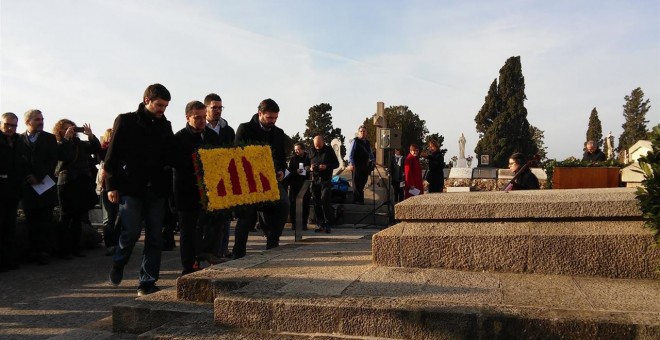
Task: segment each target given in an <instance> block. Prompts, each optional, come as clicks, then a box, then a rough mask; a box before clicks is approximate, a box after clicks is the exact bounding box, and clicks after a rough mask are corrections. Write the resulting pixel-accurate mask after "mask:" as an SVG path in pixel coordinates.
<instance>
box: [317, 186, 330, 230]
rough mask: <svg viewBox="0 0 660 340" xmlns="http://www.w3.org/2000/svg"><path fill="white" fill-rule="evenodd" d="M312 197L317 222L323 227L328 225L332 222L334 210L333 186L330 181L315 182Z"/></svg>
mask: <svg viewBox="0 0 660 340" xmlns="http://www.w3.org/2000/svg"><path fill="white" fill-rule="evenodd" d="M312 199H313V200H314V215H315V216H316V224H317V225H319V226H321V227H327V226H328V225H330V224H332V222H333V219H334V210H333V209H332V186H331V183H330V181H315V182H313V183H312Z"/></svg>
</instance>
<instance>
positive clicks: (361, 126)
mask: <svg viewBox="0 0 660 340" xmlns="http://www.w3.org/2000/svg"><path fill="white" fill-rule="evenodd" d="M360 129H365V130H366V129H367V127H366V126H364V125H360V126H358V131H360Z"/></svg>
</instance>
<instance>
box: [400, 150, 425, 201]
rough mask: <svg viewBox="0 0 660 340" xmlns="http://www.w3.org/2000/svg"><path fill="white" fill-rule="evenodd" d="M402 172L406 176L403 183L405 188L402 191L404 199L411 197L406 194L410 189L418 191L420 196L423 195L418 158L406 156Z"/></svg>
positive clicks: (422, 182) (420, 167)
mask: <svg viewBox="0 0 660 340" xmlns="http://www.w3.org/2000/svg"><path fill="white" fill-rule="evenodd" d="M404 171H405V174H406V177H405V181H406V186H405V190H404V194H405V198H408V197H411V196H412V195H411V194H410V193H409V192H408V190H410V188H411V187H415V188H417V189H419V190H420V193H419V194H420V195H421V194H423V193H424V180H423V179H422V166H421V164H419V158H417V157H415V156H413V155H412V154H408V156H407V157H406V160H405V162H404Z"/></svg>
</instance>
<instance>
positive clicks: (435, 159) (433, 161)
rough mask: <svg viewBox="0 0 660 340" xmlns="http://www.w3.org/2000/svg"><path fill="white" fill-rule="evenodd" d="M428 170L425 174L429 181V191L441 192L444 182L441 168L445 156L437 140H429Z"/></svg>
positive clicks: (443, 165)
mask: <svg viewBox="0 0 660 340" xmlns="http://www.w3.org/2000/svg"><path fill="white" fill-rule="evenodd" d="M429 152H430V153H429V154H428V155H427V157H426V158H427V159H428V161H429V172H428V173H427V175H426V181H427V182H429V193H431V192H442V188H443V187H444V184H445V178H444V173H443V169H444V167H445V157H444V154H443V153H442V152H441V151H440V145H439V144H438V142H437V141H434V140H432V141H430V142H429Z"/></svg>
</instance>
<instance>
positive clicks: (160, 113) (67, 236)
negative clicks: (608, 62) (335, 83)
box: [0, 84, 538, 296]
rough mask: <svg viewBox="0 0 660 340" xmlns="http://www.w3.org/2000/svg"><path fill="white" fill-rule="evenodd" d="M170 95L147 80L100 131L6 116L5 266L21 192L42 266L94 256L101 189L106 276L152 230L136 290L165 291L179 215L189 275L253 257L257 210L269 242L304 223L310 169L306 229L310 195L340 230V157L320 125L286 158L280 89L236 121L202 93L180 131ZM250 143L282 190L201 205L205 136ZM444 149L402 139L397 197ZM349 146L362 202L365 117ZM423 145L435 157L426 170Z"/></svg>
mask: <svg viewBox="0 0 660 340" xmlns="http://www.w3.org/2000/svg"><path fill="white" fill-rule="evenodd" d="M170 100H171V95H170V92H169V91H168V90H167V88H165V86H163V85H161V84H153V85H150V86H148V87H147V88H146V90H145V91H144V94H143V96H142V101H141V102H140V103H139V105H138V107H137V109H136V110H135V111H132V112H128V113H123V114H119V115H118V116H117V117H116V119H115V121H114V124H113V127H112V128H111V129H106V130H105V131H104V134H103V135H102V136H101V139H100V140H99V139H98V138H97V137H96V135H94V133H93V132H92V128H91V126H90V125H89V124H82V126H80V127H79V126H78V125H77V124H76V123H74V122H73V121H71V120H69V119H61V120H59V121H57V122H56V123H55V125H54V127H53V130H52V133H48V132H46V131H44V129H43V127H44V117H43V114H42V112H41V111H39V110H29V111H27V112H26V113H25V115H24V123H25V132H24V133H22V134H18V133H17V132H16V130H17V127H18V123H19V118H18V117H17V116H16V115H15V114H13V113H11V112H7V113H4V114H3V115H2V121H1V122H0V123H1V124H0V131H1V132H2V135H1V136H0V158H1V159H3V162H2V163H0V191H1V192H2V193H3V194H2V195H0V222H1V224H2V230H1V231H0V235H1V236H2V239H0V246H1V248H0V271H7V270H12V269H17V268H18V267H19V262H20V260H22V259H18V258H17V256H16V254H17V252H16V250H15V249H13V247H14V244H15V242H14V238H15V233H16V219H17V211H18V207H19V202H20V204H21V207H22V209H23V212H24V213H25V223H26V227H27V228H26V229H27V231H28V235H29V242H30V245H29V254H30V258H31V259H32V260H34V261H35V262H36V263H38V264H42V265H45V264H48V263H49V260H50V258H51V257H52V256H59V257H61V258H64V259H71V258H73V257H82V256H85V254H84V253H83V251H82V249H81V247H80V238H81V230H82V225H83V223H88V211H89V210H90V209H92V208H93V207H94V205H95V204H96V203H97V202H99V197H100V206H101V208H102V223H103V242H104V246H105V248H106V255H108V256H112V265H111V270H110V274H109V279H110V281H111V283H112V284H113V285H119V284H120V283H121V282H122V280H123V275H124V267H125V266H126V264H127V263H128V261H129V259H130V257H131V255H132V252H133V249H134V247H135V245H136V243H137V242H138V240H139V238H140V236H141V234H142V232H143V231H144V237H145V238H144V250H143V253H142V261H141V266H140V270H139V285H138V295H139V296H141V295H146V294H151V293H153V292H156V291H158V290H159V288H158V287H157V285H156V282H157V281H158V278H159V274H160V262H161V261H160V259H161V252H162V251H163V249H172V248H173V247H174V237H173V234H174V225H178V228H179V230H180V255H181V264H182V275H183V274H188V273H191V272H194V271H196V270H199V268H200V263H201V262H202V261H208V262H209V263H217V262H220V261H221V258H223V257H224V258H227V257H230V258H234V259H237V258H241V257H244V256H245V255H246V244H247V241H248V235H249V232H250V230H252V229H253V228H254V226H255V224H256V223H257V221H258V220H259V222H260V224H261V229H262V230H263V232H264V235H265V237H266V248H267V249H271V248H275V247H278V246H279V242H280V236H281V234H282V231H283V228H284V226H285V224H286V222H287V219H288V218H289V217H290V219H291V222H292V223H293V224H294V225H295V220H296V207H295V200H296V197H297V196H298V193H299V191H300V190H301V188H302V187H303V183H304V182H305V180H311V188H310V190H309V191H307V192H305V194H304V196H303V212H302V214H301V216H302V218H303V221H302V225H303V230H307V223H308V222H307V221H308V219H309V208H310V206H313V208H314V215H315V219H316V224H317V226H318V227H317V228H316V229H315V231H316V232H323V233H331V231H332V226H333V224H334V222H335V221H334V209H333V207H332V177H333V176H332V175H333V170H334V169H336V168H338V167H339V160H338V158H337V155H336V154H335V151H334V150H333V149H332V147H330V146H329V145H327V143H326V142H327V141H325V140H324V138H323V136H315V137H314V139H313V145H312V146H311V147H310V148H309V150H306V148H305V146H304V145H302V144H295V145H294V153H293V155H292V156H291V157H290V158H289V160H288V162H287V155H286V154H285V141H286V135H285V134H284V131H283V130H282V129H280V128H279V127H277V126H276V122H277V120H278V117H279V111H280V108H279V106H278V104H277V103H276V102H275V101H274V100H272V99H265V100H263V101H261V102H260V103H259V105H258V107H257V113H256V114H254V115H253V116H252V117H251V119H250V120H249V121H247V122H244V123H242V124H240V125H239V126H238V128H237V129H236V130H234V129H233V128H232V127H231V126H230V125H229V124H228V122H227V120H225V119H224V118H223V117H222V112H223V109H224V107H223V105H222V104H223V103H222V99H221V97H220V96H219V95H217V94H215V93H211V94H209V95H207V96H206V97H205V98H204V101H203V102H201V101H197V100H194V101H191V102H189V103H188V104H187V105H186V107H185V122H186V125H185V127H184V128H182V129H181V130H179V131H177V132H176V133H174V132H173V130H172V125H171V123H170V121H169V120H168V119H167V118H166V117H165V111H166V109H167V107H168V104H169V102H170ZM81 135H82V136H84V137H83V138H84V139H85V140H83V139H82V138H81ZM250 144H258V145H264V144H267V145H269V146H270V148H271V152H272V155H273V162H274V164H273V165H274V169H275V171H276V178H277V180H278V190H279V193H280V197H279V199H278V200H277V201H276V202H274V203H272V204H266V205H259V206H256V205H255V206H248V207H246V208H245V209H241V210H240V211H237V212H236V213H235V214H236V215H235V216H232V215H231V214H228V213H226V212H214V211H207V210H206V209H205V208H204V207H203V206H202V205H201V202H202V199H201V197H200V190H199V188H198V182H197V177H196V176H197V174H196V171H195V167H194V164H193V161H192V157H191V155H192V154H193V153H195V152H196V150H198V149H199V148H200V147H202V146H205V147H206V146H210V147H225V146H234V145H240V146H246V145H250ZM439 149H440V146H439V145H438V143H437V142H435V141H431V142H430V143H429V144H428V152H426V151H425V152H420V149H419V147H418V146H417V145H411V146H410V149H409V154H408V155H407V156H405V155H402V153H401V150H400V149H395V150H393V155H392V157H391V162H390V164H389V166H388V170H389V173H390V178H391V181H390V183H391V185H392V189H393V196H394V200H395V202H399V201H401V200H403V199H405V198H408V197H411V196H415V195H420V194H423V193H424V191H425V188H424V184H423V183H424V181H425V180H426V181H427V182H428V184H429V185H428V192H430V193H433V192H441V191H442V189H443V183H444V178H443V168H444V159H443V154H442V153H441V152H440V150H439ZM347 156H348V161H349V165H348V167H347V169H348V170H351V171H352V175H353V191H354V194H353V203H355V204H364V187H365V185H366V182H367V179H368V176H369V174H370V173H371V172H372V171H373V169H374V166H375V155H374V152H373V150H372V148H371V144H370V142H369V141H368V140H367V139H366V128H365V127H364V126H360V127H359V128H358V130H357V133H356V137H355V138H354V139H353V142H352V144H351V145H350V146H349V148H348V155H347ZM420 156H423V157H425V158H426V159H427V160H428V168H429V169H428V171H427V172H426V174H425V176H424V177H423V176H422V168H421V164H420V161H419V158H420ZM514 156H515V157H514ZM514 156H512V157H511V161H510V167H511V166H512V165H513V167H512V170H513V171H514V172H515V171H517V169H518V168H517V167H520V166H521V164H523V163H521V162H524V160H522V158H520V157H518V156H516V155H514ZM97 169H98V171H97ZM533 176H534V175H533V174H532V173H531V172H529V173H526V174H525V175H524V176H520V182H519V183H518V184H519V185H518V186H517V187H516V189H534V188H538V180H535V177H533ZM534 183H535V184H534ZM55 207H59V220H58V222H57V225H56V228H55V231H56V235H57V241H58V242H57V244H58V247H57V249H56V252H55V253H51V248H50V247H49V244H50V240H49V239H48V235H50V233H49V232H50V229H52V228H53V227H52V224H53V223H52V218H53V215H54V211H55ZM234 217H235V218H236V219H237V221H236V226H235V241H234V245H233V248H232V249H231V250H230V249H229V230H230V222H231V220H232V219H233V218H234Z"/></svg>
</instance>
